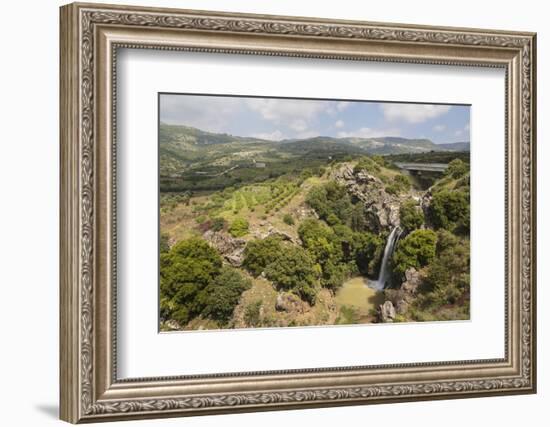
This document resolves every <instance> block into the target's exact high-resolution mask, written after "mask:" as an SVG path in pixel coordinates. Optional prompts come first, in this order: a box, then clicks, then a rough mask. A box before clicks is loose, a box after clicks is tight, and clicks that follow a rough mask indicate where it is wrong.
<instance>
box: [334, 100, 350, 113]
mask: <svg viewBox="0 0 550 427" xmlns="http://www.w3.org/2000/svg"><path fill="white" fill-rule="evenodd" d="M350 105H351V102H349V101H340V102H338V103H337V104H336V109H337V110H338V111H344V110H345V109H346V108H348V107H349V106H350Z"/></svg>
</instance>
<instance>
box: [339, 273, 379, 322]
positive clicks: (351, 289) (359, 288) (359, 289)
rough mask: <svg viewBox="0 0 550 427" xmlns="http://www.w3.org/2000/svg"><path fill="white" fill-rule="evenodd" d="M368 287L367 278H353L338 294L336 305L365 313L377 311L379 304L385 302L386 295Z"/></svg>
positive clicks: (345, 283)
mask: <svg viewBox="0 0 550 427" xmlns="http://www.w3.org/2000/svg"><path fill="white" fill-rule="evenodd" d="M367 285H368V279H367V278H366V277H362V276H357V277H352V278H351V279H349V280H347V281H346V282H344V284H343V285H342V287H341V288H340V289H339V290H338V292H336V303H337V304H339V305H340V306H343V305H346V306H351V307H355V308H357V309H360V310H361V312H363V313H368V312H369V310H371V309H376V308H377V307H378V305H379V304H382V303H383V302H384V295H383V293H382V292H379V291H376V290H375V289H372V288H369V286H367Z"/></svg>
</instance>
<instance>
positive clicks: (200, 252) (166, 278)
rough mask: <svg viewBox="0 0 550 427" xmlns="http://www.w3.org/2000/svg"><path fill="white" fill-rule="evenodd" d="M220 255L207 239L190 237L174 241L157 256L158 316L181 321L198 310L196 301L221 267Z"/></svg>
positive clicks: (199, 308)
mask: <svg viewBox="0 0 550 427" xmlns="http://www.w3.org/2000/svg"><path fill="white" fill-rule="evenodd" d="M221 267H222V259H221V257H220V255H219V254H218V253H217V252H216V250H214V249H213V248H211V247H210V246H209V245H208V243H206V242H205V241H204V240H202V239H199V238H191V239H188V240H182V241H180V242H178V243H176V244H175V245H174V246H173V247H172V248H171V249H170V251H169V252H167V253H163V254H161V257H160V291H161V303H162V304H161V317H164V318H174V315H176V314H177V315H178V317H179V320H178V321H180V322H181V323H186V322H187V321H188V320H189V318H190V317H194V316H197V315H199V314H200V312H201V311H202V308H203V307H201V306H200V305H199V304H198V303H197V301H196V297H197V295H198V293H199V292H200V291H201V290H202V289H204V288H205V287H206V286H207V285H208V284H209V283H210V282H211V281H212V280H213V279H214V277H216V276H217V275H218V274H219V273H220V270H221Z"/></svg>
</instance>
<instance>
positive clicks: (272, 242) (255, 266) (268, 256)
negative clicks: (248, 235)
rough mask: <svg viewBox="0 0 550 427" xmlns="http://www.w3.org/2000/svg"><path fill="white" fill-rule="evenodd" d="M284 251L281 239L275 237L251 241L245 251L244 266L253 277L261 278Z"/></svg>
mask: <svg viewBox="0 0 550 427" xmlns="http://www.w3.org/2000/svg"><path fill="white" fill-rule="evenodd" d="M282 250H283V245H282V242H281V239H280V238H278V237H275V236H270V237H266V238H265V239H261V240H260V239H258V240H251V241H250V242H248V243H247V245H246V247H245V249H244V260H243V266H244V267H245V268H246V269H247V270H248V271H249V272H250V273H251V274H252V275H253V276H259V275H260V274H261V273H262V271H264V270H265V268H266V267H267V266H268V265H269V264H271V263H272V262H273V261H275V260H276V259H277V257H278V256H279V254H280V253H281V252H282Z"/></svg>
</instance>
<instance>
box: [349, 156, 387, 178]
mask: <svg viewBox="0 0 550 427" xmlns="http://www.w3.org/2000/svg"><path fill="white" fill-rule="evenodd" d="M380 170H381V169H380V161H379V160H378V159H376V160H375V159H374V157H373V158H371V157H368V156H365V157H362V158H361V159H360V160H359V161H358V162H357V164H356V165H355V167H354V168H353V172H354V173H359V172H362V171H364V172H367V173H370V174H372V175H376V174H377V173H378V172H380Z"/></svg>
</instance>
